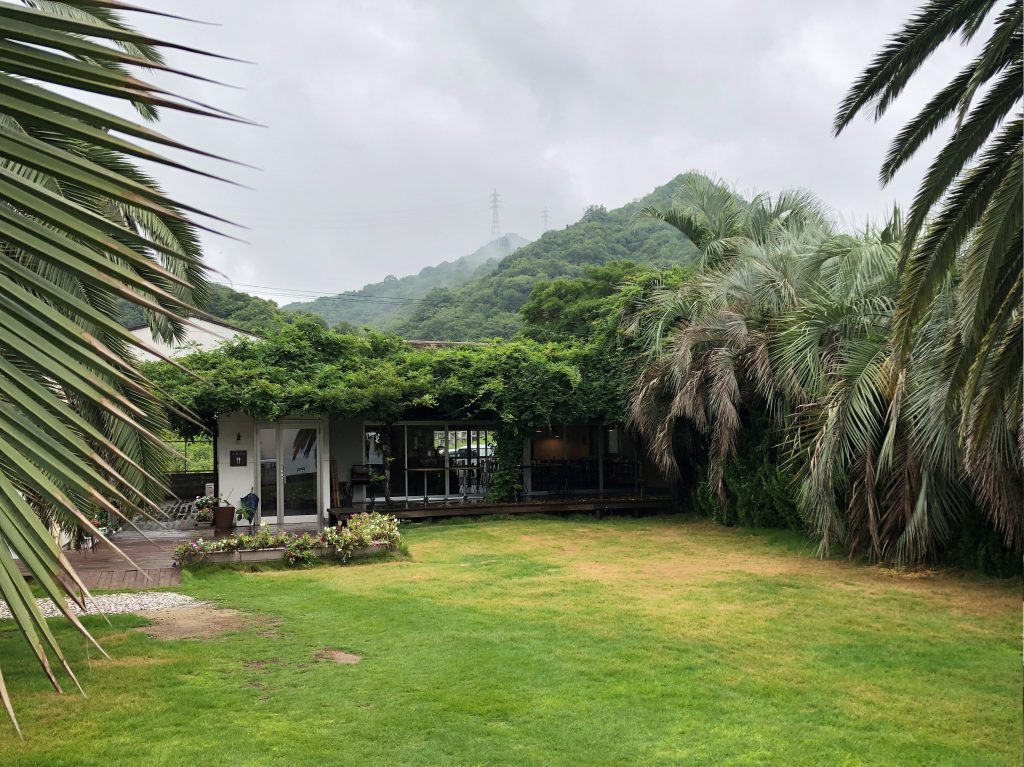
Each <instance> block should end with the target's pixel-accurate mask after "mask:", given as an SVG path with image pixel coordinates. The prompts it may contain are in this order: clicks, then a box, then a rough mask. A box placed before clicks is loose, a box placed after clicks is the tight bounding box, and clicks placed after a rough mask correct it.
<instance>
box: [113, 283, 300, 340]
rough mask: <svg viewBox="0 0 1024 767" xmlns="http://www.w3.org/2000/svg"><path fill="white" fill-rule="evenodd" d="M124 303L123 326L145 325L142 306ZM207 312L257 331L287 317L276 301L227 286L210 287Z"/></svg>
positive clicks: (232, 323)
mask: <svg viewBox="0 0 1024 767" xmlns="http://www.w3.org/2000/svg"><path fill="white" fill-rule="evenodd" d="M120 304H121V305H120V309H121V322H122V323H124V324H125V325H126V326H127V327H129V328H137V327H139V326H141V325H144V324H145V322H146V319H145V317H144V316H143V313H142V309H141V308H140V307H139V306H137V305H135V304H130V303H128V302H127V301H123V300H122V301H121V302H120ZM205 311H206V312H207V313H209V314H212V315H213V316H214V317H217V318H219V319H222V320H224V322H226V323H228V324H229V325H234V326H235V327H238V328H241V329H242V330H251V331H254V332H259V331H263V330H267V329H268V328H269V327H270V326H271V325H272V324H273V323H274V321H275V319H278V318H280V317H282V316H285V315H284V314H283V312H282V311H281V310H280V309H279V308H278V306H277V304H276V303H275V302H273V301H269V300H267V299H265V298H257V297H256V296H250V295H249V294H248V293H241V292H239V291H237V290H233V289H231V288H229V287H227V286H226V285H210V301H209V303H208V304H207V306H206V307H205Z"/></svg>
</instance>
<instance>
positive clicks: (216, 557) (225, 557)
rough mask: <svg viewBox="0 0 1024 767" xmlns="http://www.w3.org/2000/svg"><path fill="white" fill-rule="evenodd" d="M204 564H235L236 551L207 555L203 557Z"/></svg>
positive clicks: (216, 552) (236, 558)
mask: <svg viewBox="0 0 1024 767" xmlns="http://www.w3.org/2000/svg"><path fill="white" fill-rule="evenodd" d="M203 561H204V562H209V563H210V564H215V565H216V564H223V563H225V562H237V561H238V552H237V551H215V552H213V553H212V554H207V555H206V556H204V557H203Z"/></svg>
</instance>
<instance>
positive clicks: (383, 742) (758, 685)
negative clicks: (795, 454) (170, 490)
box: [0, 518, 1022, 767]
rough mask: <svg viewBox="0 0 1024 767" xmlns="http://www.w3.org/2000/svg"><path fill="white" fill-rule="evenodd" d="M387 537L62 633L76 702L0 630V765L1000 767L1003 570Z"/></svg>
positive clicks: (187, 587) (661, 535)
mask: <svg viewBox="0 0 1024 767" xmlns="http://www.w3.org/2000/svg"><path fill="white" fill-rule="evenodd" d="M404 535H405V538H406V540H407V542H408V544H409V550H410V553H411V558H410V559H408V560H404V561H390V562H380V563H375V564H365V565H354V566H347V567H339V566H324V567H320V568H316V569H312V570H306V571H291V570H287V571H286V570H277V571H265V572H258V573H244V572H237V571H228V572H224V571H221V572H207V573H203V574H201V575H199V576H196V577H191V578H189V577H188V576H186V577H187V582H186V583H185V584H184V585H183V586H182V587H181V590H182V591H185V592H187V593H189V594H193V595H195V596H197V597H201V598H203V599H208V600H212V601H214V602H216V603H217V604H218V605H220V606H224V607H232V608H236V609H239V610H243V611H249V612H254V613H258V614H260V615H261V616H265V617H264V618H262V619H261V622H260V624H259V625H257V626H255V627H253V628H250V629H247V630H245V631H242V632H239V633H234V634H229V635H226V636H223V637H221V638H218V639H214V640H209V641H159V640H155V639H150V638H149V637H147V636H145V635H142V634H140V633H138V632H136V631H133V630H131V629H132V627H134V626H137V625H140V624H141V623H142V622H143V621H142V620H141V619H138V618H135V617H129V616H116V617H113V618H112V624H113V625H112V626H107V625H106V624H105V623H104V622H103V621H102V620H99V619H95V618H93V619H90V620H89V625H90V627H91V628H92V629H94V630H95V631H96V633H97V634H98V635H99V637H100V639H101V641H102V643H103V644H104V646H105V648H106V649H107V650H108V651H109V652H110V654H111V656H112V659H111V660H97V659H96V655H95V653H93V654H92V658H91V660H90V659H89V658H87V656H86V654H85V648H84V645H83V642H82V640H81V639H79V638H77V637H76V636H75V635H74V634H73V633H71V632H69V631H63V632H62V638H63V641H64V645H65V647H66V649H67V650H68V651H69V652H70V654H71V656H72V658H73V665H74V667H75V668H76V669H80V670H81V672H82V673H81V678H82V682H83V685H84V687H85V688H86V691H87V693H88V694H89V698H88V699H83V698H82V697H81V696H78V695H73V694H67V695H64V696H57V695H55V694H53V693H52V692H48V691H47V689H48V688H46V687H45V683H44V681H43V679H42V677H41V675H39V674H37V673H36V669H35V668H34V667H33V664H32V662H31V661H30V659H29V657H28V654H27V653H26V651H25V649H24V647H23V645H22V643H21V640H20V638H19V637H18V636H17V635H16V634H15V633H14V630H13V627H12V624H11V623H9V622H0V656H2V657H3V669H4V673H5V675H6V676H7V681H8V684H9V686H10V687H11V688H12V692H13V694H14V702H15V705H16V707H17V710H18V714H19V716H20V720H21V724H22V727H23V729H24V731H25V733H26V737H25V740H24V741H18V739H17V738H16V737H15V736H14V735H13V732H12V731H11V729H10V728H9V727H7V726H6V725H5V724H4V723H3V722H0V764H3V765H4V767H15V765H40V766H42V765H45V766H46V767H57V766H58V765H69V766H70V765H74V766H75V767H84V766H86V765H97V766H102V767H114V766H115V765H167V766H171V765H174V766H177V765H317V766H318V767H319V766H322V765H346V767H349V766H353V767H354V766H358V765H395V766H401V765H814V766H815V767H817V766H818V765H873V766H874V765H900V767H906V766H909V765H928V766H929V767H932V766H933V765H956V766H957V767H964V766H965V765H1014V764H1017V765H1019V764H1021V745H1022V744H1021V731H1022V714H1021V688H1022V678H1021V657H1020V655H1021V651H1020V647H1021V639H1020V629H1021V603H1020V589H1021V584H1020V582H1019V581H1012V582H1005V581H995V580H987V579H982V578H978V577H973V576H962V577H958V576H956V575H952V574H944V573H939V574H928V575H921V574H913V575H906V574H903V575H901V574H895V573H892V572H890V571H887V570H883V569H880V568H868V567H863V566H858V565H853V564H850V563H847V562H845V561H840V562H835V561H833V562H822V561H819V560H816V559H814V558H813V557H812V556H811V555H810V552H809V551H807V550H805V549H804V547H803V546H802V545H801V544H800V543H799V542H798V541H797V540H796V538H794V537H792V536H787V535H785V534H781V533H761V534H754V533H750V532H749V531H742V530H735V529H723V528H718V527H714V526H712V525H710V524H707V523H705V522H699V521H693V520H687V519H680V518H659V519H639V520H633V519H606V520H603V521H597V520H592V519H584V520H578V519H577V520H554V519H517V520H490V521H484V522H474V523H463V524H456V523H444V524H435V525H420V526H410V527H407V528H405V530H404ZM275 623H276V624H277V625H276V627H275V625H274V624H275ZM325 648H333V649H343V650H347V651H350V652H352V653H356V654H358V655H361V656H363V660H362V662H360V663H358V664H357V665H351V666H343V665H337V664H334V663H330V662H325V661H319V660H317V659H316V658H315V656H316V654H317V653H318V652H319V651H321V650H323V649H325Z"/></svg>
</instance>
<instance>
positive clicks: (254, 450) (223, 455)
mask: <svg viewBox="0 0 1024 767" xmlns="http://www.w3.org/2000/svg"><path fill="white" fill-rule="evenodd" d="M239 437H241V439H239ZM232 450H245V451H247V452H248V456H247V462H246V463H247V465H246V466H231V465H230V460H229V459H230V453H231V451H232ZM259 465H260V454H259V449H258V447H257V445H256V423H255V421H254V419H253V417H252V416H250V415H246V414H245V413H228V414H226V415H222V416H220V417H219V418H218V419H217V471H218V472H219V475H220V476H219V482H220V495H221V498H223V499H224V500H226V501H227V502H228V503H230V504H231V505H232V506H238V505H239V504H238V502H239V500H240V499H241V497H242V496H243V495H247V494H248V493H250V492H255V493H256V495H259V494H260V492H259V490H258V489H256V488H255V484H256V481H257V480H256V476H257V475H256V472H257V470H258V469H259Z"/></svg>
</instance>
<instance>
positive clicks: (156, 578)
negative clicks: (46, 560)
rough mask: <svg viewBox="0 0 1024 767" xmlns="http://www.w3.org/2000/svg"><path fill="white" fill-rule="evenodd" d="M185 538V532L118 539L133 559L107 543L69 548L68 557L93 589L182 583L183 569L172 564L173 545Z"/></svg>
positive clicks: (140, 587) (153, 586)
mask: <svg viewBox="0 0 1024 767" xmlns="http://www.w3.org/2000/svg"><path fill="white" fill-rule="evenodd" d="M183 532H184V531H183ZM185 539H186V536H184V535H182V536H181V537H178V536H175V537H173V538H172V537H171V536H160V537H159V538H158V539H154V540H153V542H150V541H146V540H144V539H142V538H126V539H120V538H117V539H115V542H116V544H117V546H118V547H119V548H120V549H121V550H122V551H123V552H124V553H125V554H126V555H127V556H128V557H129V558H130V559H131V562H129V561H128V560H126V559H125V558H124V557H122V556H121V555H120V554H118V553H117V552H116V551H114V549H113V548H111V547H110V546H109V545H107V544H105V543H101V544H99V545H98V546H96V548H94V549H83V550H81V551H69V552H67V557H68V560H69V561H70V562H71V565H72V567H74V568H75V571H76V572H77V573H78V577H79V578H81V579H82V582H83V583H84V584H85V587H86V588H87V589H89V590H90V591H93V590H98V589H112V590H122V589H155V588H164V587H167V586H176V585H177V584H179V583H181V571H180V570H178V569H177V568H175V567H172V564H173V562H172V559H171V557H172V554H173V553H174V547H175V546H177V545H178V544H179V543H181V542H182V541H183V540H185ZM132 562H134V564H132Z"/></svg>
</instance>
